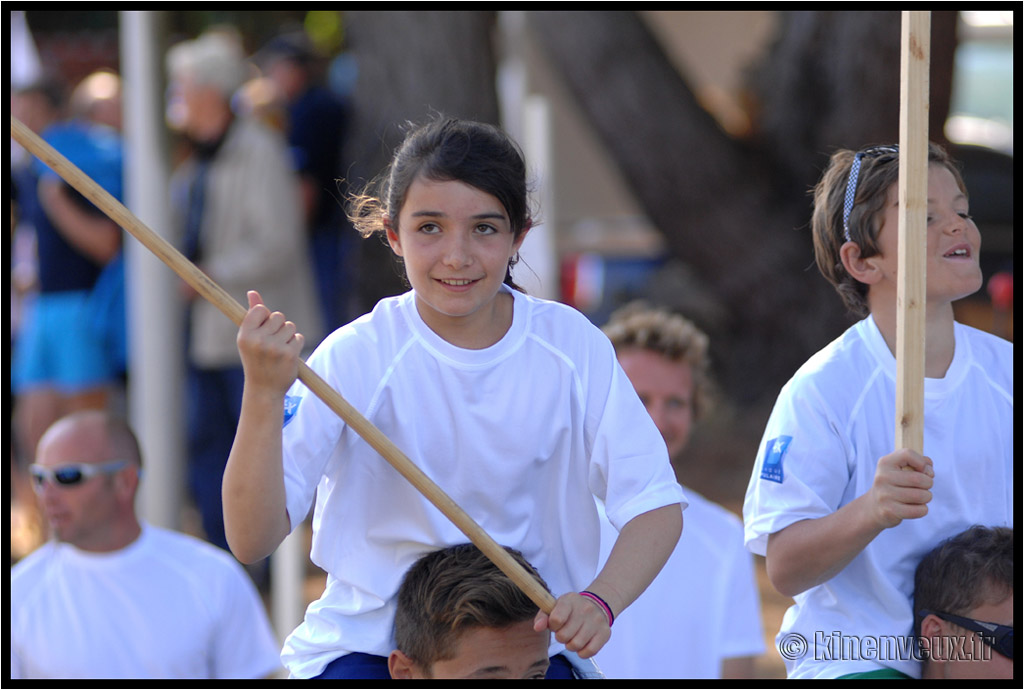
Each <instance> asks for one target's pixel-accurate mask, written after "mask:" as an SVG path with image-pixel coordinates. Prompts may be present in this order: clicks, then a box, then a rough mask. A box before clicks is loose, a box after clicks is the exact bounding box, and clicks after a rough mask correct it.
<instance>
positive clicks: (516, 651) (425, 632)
mask: <svg viewBox="0 0 1024 690" xmlns="http://www.w3.org/2000/svg"><path fill="white" fill-rule="evenodd" d="M506 550H507V551H508V552H509V553H510V554H511V555H512V556H513V557H514V558H515V559H516V560H517V561H518V562H519V563H520V564H521V565H523V566H524V567H525V568H526V570H527V571H528V572H530V573H531V574H533V575H534V577H536V578H537V581H538V582H540V583H541V584H542V585H544V587H545V589H547V584H546V583H545V582H544V580H543V579H542V578H541V577H540V575H539V574H538V573H537V571H536V570H534V568H533V566H531V565H530V564H529V563H528V562H527V561H526V559H525V558H523V556H522V554H520V553H519V552H518V551H516V550H514V549H510V548H507V547H506ZM537 611H538V607H537V605H536V604H535V603H533V601H531V600H530V598H529V597H527V596H526V594H524V593H523V592H522V590H520V589H519V587H518V586H516V584H515V583H514V582H512V580H511V579H509V577H508V576H507V575H505V573H503V572H502V571H501V570H500V569H499V568H498V566H496V565H494V564H493V563H492V562H491V561H490V559H488V558H487V556H485V555H484V554H483V553H482V552H481V551H480V549H478V548H477V547H476V546H474V545H473V544H458V545H456V546H450V547H448V548H445V549H441V550H439V551H434V552H431V553H428V554H427V555H425V556H423V557H421V558H420V559H419V560H418V561H416V563H414V564H413V566H412V567H411V568H410V569H409V572H408V573H406V575H405V579H404V580H403V581H402V586H401V588H400V589H399V591H398V608H397V611H396V613H395V643H396V645H397V649H395V650H394V651H393V652H391V655H390V656H389V657H388V669H389V670H390V672H391V677H392V678H409V679H419V678H508V679H527V678H536V679H542V678H544V674H545V673H546V671H547V668H548V645H549V642H550V635H551V633H550V632H548V631H547V630H546V629H545V630H542V631H540V632H537V631H535V630H534V629H533V620H534V618H535V617H536V615H537Z"/></svg>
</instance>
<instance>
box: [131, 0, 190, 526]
mask: <svg viewBox="0 0 1024 690" xmlns="http://www.w3.org/2000/svg"><path fill="white" fill-rule="evenodd" d="M160 14H161V13H159V12H127V11H125V12H121V13H120V25H121V31H120V41H121V46H120V47H121V78H122V82H123V88H122V92H123V99H124V136H125V141H124V144H125V171H124V178H125V179H124V182H125V185H124V186H125V202H126V203H125V205H126V206H127V207H128V208H129V209H131V211H132V212H133V213H134V214H135V215H136V216H138V218H139V219H140V220H141V221H142V222H143V223H145V224H146V225H148V226H149V227H150V228H152V229H153V231H154V232H156V233H157V234H159V235H161V236H163V237H164V238H167V232H168V210H169V207H168V194H167V190H168V178H169V174H168V171H169V167H170V166H169V161H168V155H167V151H166V147H165V146H164V142H165V132H166V128H165V125H164V116H163V102H164V94H163V86H162V85H163V84H164V78H163V54H162V51H161V46H162V41H161V40H160V39H161V32H160V30H159V21H160ZM125 252H126V253H125V260H126V268H127V271H126V276H125V280H126V282H127V286H126V287H127V309H128V325H129V331H128V333H129V335H128V338H129V371H128V416H129V419H130V421H131V424H132V427H133V428H134V429H135V431H136V433H137V434H138V436H139V443H140V444H141V446H142V455H143V458H144V468H145V474H144V477H143V481H142V483H141V486H140V499H139V502H140V504H139V513H140V515H141V516H142V517H143V518H144V519H145V520H146V521H148V522H150V523H152V524H155V525H160V526H163V527H169V528H177V527H178V526H179V517H180V511H181V505H182V500H183V496H184V465H185V462H184V458H185V444H184V436H185V430H184V424H183V412H182V380H183V379H184V341H183V335H182V331H181V328H182V324H183V323H184V321H183V318H184V316H183V312H182V308H181V302H180V300H179V299H178V298H177V277H176V276H175V275H174V274H173V273H172V272H171V271H170V270H168V269H167V267H165V266H164V265H163V264H162V263H161V261H160V259H159V258H157V257H156V256H155V255H153V254H152V253H151V252H149V251H147V250H146V248H145V247H144V246H143V245H141V244H140V243H138V242H126V243H125Z"/></svg>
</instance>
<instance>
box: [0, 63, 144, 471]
mask: <svg viewBox="0 0 1024 690" xmlns="http://www.w3.org/2000/svg"><path fill="white" fill-rule="evenodd" d="M107 76H108V77H109V78H110V79H112V80H113V81H112V82H111V81H110V79H107V81H108V86H109V87H110V88H109V89H108V90H107V97H108V98H109V100H111V101H112V102H114V103H116V104H119V102H120V101H119V94H120V91H119V82H118V81H117V78H116V75H107ZM107 76H105V77H104V78H105V79H106V78H107ZM91 84H92V81H91V77H90V78H87V79H86V80H85V81H83V82H82V84H81V85H79V86H78V87H77V88H76V90H75V92H74V95H73V97H72V99H71V109H70V112H69V115H70V116H69V117H65V116H64V110H63V90H62V88H61V87H60V86H59V82H57V81H54V80H44V81H40V82H37V83H34V84H31V85H29V86H26V87H24V88H22V89H20V90H18V91H17V92H15V94H14V97H13V99H12V100H13V103H12V114H13V115H14V116H15V117H18V118H19V119H20V120H22V122H24V123H25V124H26V125H27V126H28V127H29V128H30V129H32V130H33V131H35V132H36V133H37V134H39V135H40V136H41V137H42V138H43V139H44V140H46V141H47V142H48V143H49V144H50V145H51V146H53V147H54V148H56V149H57V150H58V151H60V152H61V153H62V154H64V156H65V157H67V158H68V159H69V160H70V161H71V162H72V163H74V164H75V165H77V166H78V167H79V168H81V169H82V170H83V171H84V172H85V173H86V174H87V175H89V176H90V177H91V178H92V179H93V180H95V181H96V182H97V183H98V184H100V185H101V186H102V187H104V188H105V189H106V190H107V191H108V192H110V193H111V194H112V195H113V196H114V197H116V198H118V199H120V198H121V193H122V179H121V175H122V158H123V154H122V150H121V139H120V134H119V132H118V131H117V130H116V129H113V128H111V127H109V126H106V125H103V124H99V123H97V122H96V121H94V120H93V117H94V115H96V113H97V112H99V110H98V109H95V108H94V107H93V106H94V105H95V104H96V102H97V100H104V99H96V98H94V97H93V96H94V94H93V90H92V87H91ZM115 107H116V108H119V105H115ZM12 178H13V179H14V180H15V182H16V185H17V190H18V192H17V193H18V198H17V212H18V216H19V217H18V221H19V223H18V227H19V230H18V232H19V234H20V238H19V241H20V242H21V243H22V246H24V245H25V243H26V241H27V244H29V245H34V252H33V253H32V254H33V255H32V256H31V257H29V256H25V255H24V254H23V255H22V256H21V257H19V261H18V275H19V278H18V280H19V281H20V282H19V288H20V289H22V290H24V291H26V294H27V292H29V291H30V292H31V293H32V296H31V299H29V300H25V301H23V302H22V309H23V311H22V313H21V315H20V317H21V320H20V321H19V322H18V324H17V329H16V336H15V341H14V343H13V357H12V363H11V389H12V391H13V394H14V399H15V411H14V418H13V422H14V424H13V430H14V437H15V439H14V440H15V443H14V444H13V447H14V449H15V450H14V453H15V456H16V457H17V458H18V463H17V464H18V466H20V467H24V466H25V465H27V464H28V463H30V462H32V459H33V454H34V451H35V448H36V445H37V444H38V441H39V438H40V436H41V435H42V432H43V430H45V429H46V428H47V427H48V426H49V425H50V424H51V423H52V422H53V421H55V420H56V419H58V418H60V417H62V416H63V415H65V414H68V413H70V412H74V411H76V410H83V409H104V408H106V407H107V406H108V405H111V404H112V402H114V401H115V400H116V399H117V397H118V395H117V394H118V393H119V392H120V391H121V390H122V389H123V386H122V385H121V384H122V383H123V381H122V376H123V373H124V361H123V348H117V347H114V346H113V345H116V343H112V342H111V341H110V340H109V338H108V335H109V329H111V328H113V329H114V330H115V331H116V333H119V334H120V336H121V337H122V338H123V337H124V321H123V310H121V311H120V312H117V311H114V312H109V311H104V312H102V313H101V312H100V310H98V306H97V305H98V304H100V303H109V300H108V299H107V297H109V294H108V292H104V291H106V290H107V288H108V287H110V288H112V289H113V291H114V296H115V297H116V295H117V290H118V288H120V290H121V292H120V295H121V296H122V297H123V281H121V282H120V283H119V282H118V280H117V278H118V276H119V275H120V273H119V271H118V269H117V268H116V265H115V264H116V263H117V260H118V257H119V255H120V251H121V230H120V228H118V226H117V225H116V224H115V223H114V222H113V221H111V220H110V219H109V218H107V217H106V216H105V215H104V214H103V213H102V212H100V211H99V210H98V209H96V208H95V207H94V206H93V205H92V204H91V203H89V202H88V201H86V200H85V199H84V197H82V196H81V195H80V194H79V193H78V192H76V191H75V190H73V189H72V188H71V187H70V186H68V185H67V184H66V183H65V182H64V181H63V180H61V179H60V177H58V176H57V174H56V173H54V172H53V171H52V170H50V169H49V168H48V167H46V166H45V165H43V164H42V163H41V162H40V161H38V160H35V159H31V161H30V162H25V163H23V164H19V165H17V166H16V167H13V168H12ZM29 235H30V236H31V239H30V240H29V239H28V237H27V236H29ZM33 264H34V266H33ZM111 266H113V268H111V269H110V270H109V271H108V268H110V267H111ZM33 268H34V271H33V270H32V269H33ZM118 316H119V317H120V322H118V321H117V317H118ZM107 317H110V318H109V319H108V318H107ZM12 326H13V324H12ZM15 474H16V475H17V474H18V473H17V471H16V472H15ZM15 483H16V485H17V484H18V482H17V481H16V482H15Z"/></svg>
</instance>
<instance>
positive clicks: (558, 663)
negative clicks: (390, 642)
mask: <svg viewBox="0 0 1024 690" xmlns="http://www.w3.org/2000/svg"><path fill="white" fill-rule="evenodd" d="M390 678H391V672H390V671H388V658H387V657H385V656H377V655H374V654H363V653H362V652H353V653H352V654H346V655H345V656H339V657H338V658H337V659H335V660H334V661H332V662H331V663H329V664H327V667H326V668H325V669H324V670H323V672H322V673H321V674H320V675H319V676H317V677H316V679H317V680H357V679H358V680H389V679H390ZM572 678H575V676H574V675H573V672H572V664H570V663H569V660H568V659H566V658H565V657H564V656H562V655H561V654H556V655H555V656H553V657H551V665H550V666H549V667H548V672H547V675H545V676H544V680H569V679H572Z"/></svg>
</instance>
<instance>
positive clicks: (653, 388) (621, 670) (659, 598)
mask: <svg viewBox="0 0 1024 690" xmlns="http://www.w3.org/2000/svg"><path fill="white" fill-rule="evenodd" d="M604 332H605V334H606V335H608V337H609V338H610V339H611V341H612V344H613V345H614V346H615V352H616V355H617V357H618V360H619V364H620V365H622V369H623V370H624V371H625V372H626V375H627V376H628V377H629V380H630V381H631V382H632V384H633V387H634V389H636V392H637V394H638V395H639V396H640V399H641V401H643V403H644V405H645V406H646V408H647V411H648V413H649V414H650V415H651V417H652V418H653V419H654V423H655V425H656V426H657V427H658V430H659V431H660V432H661V435H662V437H663V438H664V439H665V443H666V445H667V446H668V451H669V456H670V457H672V458H676V457H678V456H679V454H680V453H681V452H682V451H683V449H684V448H685V447H686V445H687V443H688V442H689V439H690V430H691V428H692V425H693V422H694V421H695V420H696V419H698V418H699V416H700V415H701V414H702V413H703V412H705V411H706V409H707V407H708V402H709V401H708V393H709V384H710V381H709V377H708V373H707V368H708V362H707V341H708V339H707V336H706V335H705V334H704V333H702V332H701V331H700V330H699V329H698V328H697V327H696V326H694V325H693V324H692V323H691V322H690V321H688V320H687V319H685V318H683V317H682V316H680V315H678V314H671V313H669V312H667V311H664V310H661V309H654V308H650V307H647V306H645V305H642V304H631V305H627V306H626V307H623V308H622V309H620V310H618V311H617V312H615V313H614V314H612V317H611V319H610V320H609V322H608V323H607V324H606V325H605V327H604ZM684 488H685V493H686V495H687V497H688V498H689V499H690V506H689V508H687V511H688V512H687V520H686V526H685V528H684V530H683V535H682V537H680V539H679V543H678V545H677V546H676V548H675V551H674V552H673V553H672V555H671V556H670V557H669V560H668V563H666V564H665V567H664V568H663V569H662V571H661V573H660V574H659V575H658V577H657V578H656V579H655V580H654V582H652V583H651V585H650V586H649V587H648V588H647V589H646V590H645V591H644V593H643V594H642V595H640V597H639V598H638V599H637V600H636V601H635V602H634V603H633V605H632V606H630V607H629V609H627V610H626V611H624V612H623V614H622V616H620V617H619V618H617V619H616V621H615V625H614V627H613V628H612V637H611V640H609V642H608V643H607V644H606V645H605V647H604V649H602V650H601V652H600V653H599V654H598V655H597V663H598V665H599V666H600V667H601V670H602V671H603V672H604V673H605V674H606V675H607V676H608V677H609V678H752V677H754V660H755V658H756V657H757V656H759V655H760V654H761V653H762V652H763V651H764V639H763V634H762V628H761V609H760V597H759V594H758V591H757V584H756V581H755V578H754V567H753V561H752V559H751V556H750V554H749V553H748V552H747V551H746V549H745V548H744V546H743V525H742V523H741V522H740V519H739V517H738V516H736V515H734V514H732V513H731V512H729V511H728V510H727V509H726V508H723V507H722V506H720V505H718V504H716V503H714V502H712V501H709V500H707V499H706V498H704V497H703V496H701V495H700V494H698V493H697V492H696V491H694V490H693V489H692V488H689V487H684ZM614 536H615V531H614V528H612V527H611V525H610V524H609V523H608V522H607V521H603V522H602V535H601V546H602V549H601V550H602V556H603V557H607V554H608V549H610V544H611V540H613V539H614Z"/></svg>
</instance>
